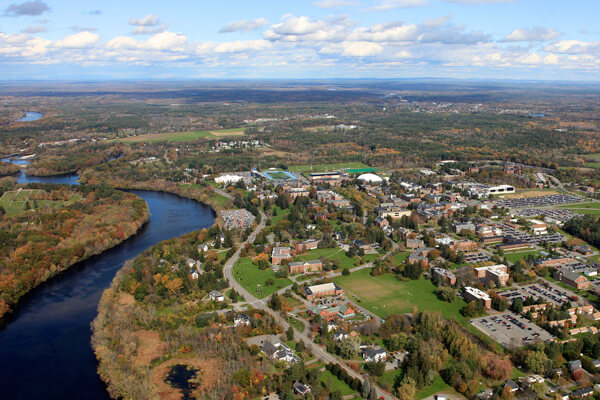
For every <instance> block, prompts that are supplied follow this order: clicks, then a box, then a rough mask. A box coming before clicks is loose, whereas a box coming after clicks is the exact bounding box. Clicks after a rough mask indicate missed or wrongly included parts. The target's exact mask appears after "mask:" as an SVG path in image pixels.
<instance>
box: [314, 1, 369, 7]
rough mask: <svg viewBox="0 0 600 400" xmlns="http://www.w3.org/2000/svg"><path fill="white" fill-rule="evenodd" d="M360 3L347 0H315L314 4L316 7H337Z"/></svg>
mask: <svg viewBox="0 0 600 400" xmlns="http://www.w3.org/2000/svg"><path fill="white" fill-rule="evenodd" d="M359 4H360V3H358V2H357V1H348V0H321V1H315V2H314V5H315V6H316V7H318V8H338V7H345V6H357V5H359Z"/></svg>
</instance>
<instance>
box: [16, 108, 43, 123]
mask: <svg viewBox="0 0 600 400" xmlns="http://www.w3.org/2000/svg"><path fill="white" fill-rule="evenodd" d="M42 115H43V114H42V113H39V112H35V111H25V116H24V117H22V118H19V119H18V120H17V121H18V122H31V121H37V120H38V119H40V118H42Z"/></svg>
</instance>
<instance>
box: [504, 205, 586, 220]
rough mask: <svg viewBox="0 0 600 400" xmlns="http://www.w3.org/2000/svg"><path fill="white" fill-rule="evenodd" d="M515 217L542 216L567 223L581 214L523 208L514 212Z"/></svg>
mask: <svg viewBox="0 0 600 400" xmlns="http://www.w3.org/2000/svg"><path fill="white" fill-rule="evenodd" d="M515 215H517V216H519V217H525V218H527V217H537V216H539V215H542V216H544V217H550V218H553V219H555V220H557V221H560V222H567V221H568V220H570V219H571V218H575V217H580V216H581V214H579V213H578V212H575V211H571V210H567V209H556V208H523V209H520V210H516V211H515Z"/></svg>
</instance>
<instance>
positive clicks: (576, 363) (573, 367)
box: [568, 360, 583, 373]
mask: <svg viewBox="0 0 600 400" xmlns="http://www.w3.org/2000/svg"><path fill="white" fill-rule="evenodd" d="M568 367H569V372H571V373H573V372H575V371H577V370H578V369H582V368H583V366H582V365H581V360H573V361H569V364H568Z"/></svg>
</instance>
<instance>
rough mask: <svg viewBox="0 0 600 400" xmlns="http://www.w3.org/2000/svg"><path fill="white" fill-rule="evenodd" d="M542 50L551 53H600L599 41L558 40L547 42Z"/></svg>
mask: <svg viewBox="0 0 600 400" xmlns="http://www.w3.org/2000/svg"><path fill="white" fill-rule="evenodd" d="M544 50H546V51H548V52H553V53H563V54H582V53H596V54H598V53H600V42H583V41H581V40H559V41H558V42H555V43H552V44H549V45H548V46H546V47H545V48H544Z"/></svg>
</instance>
